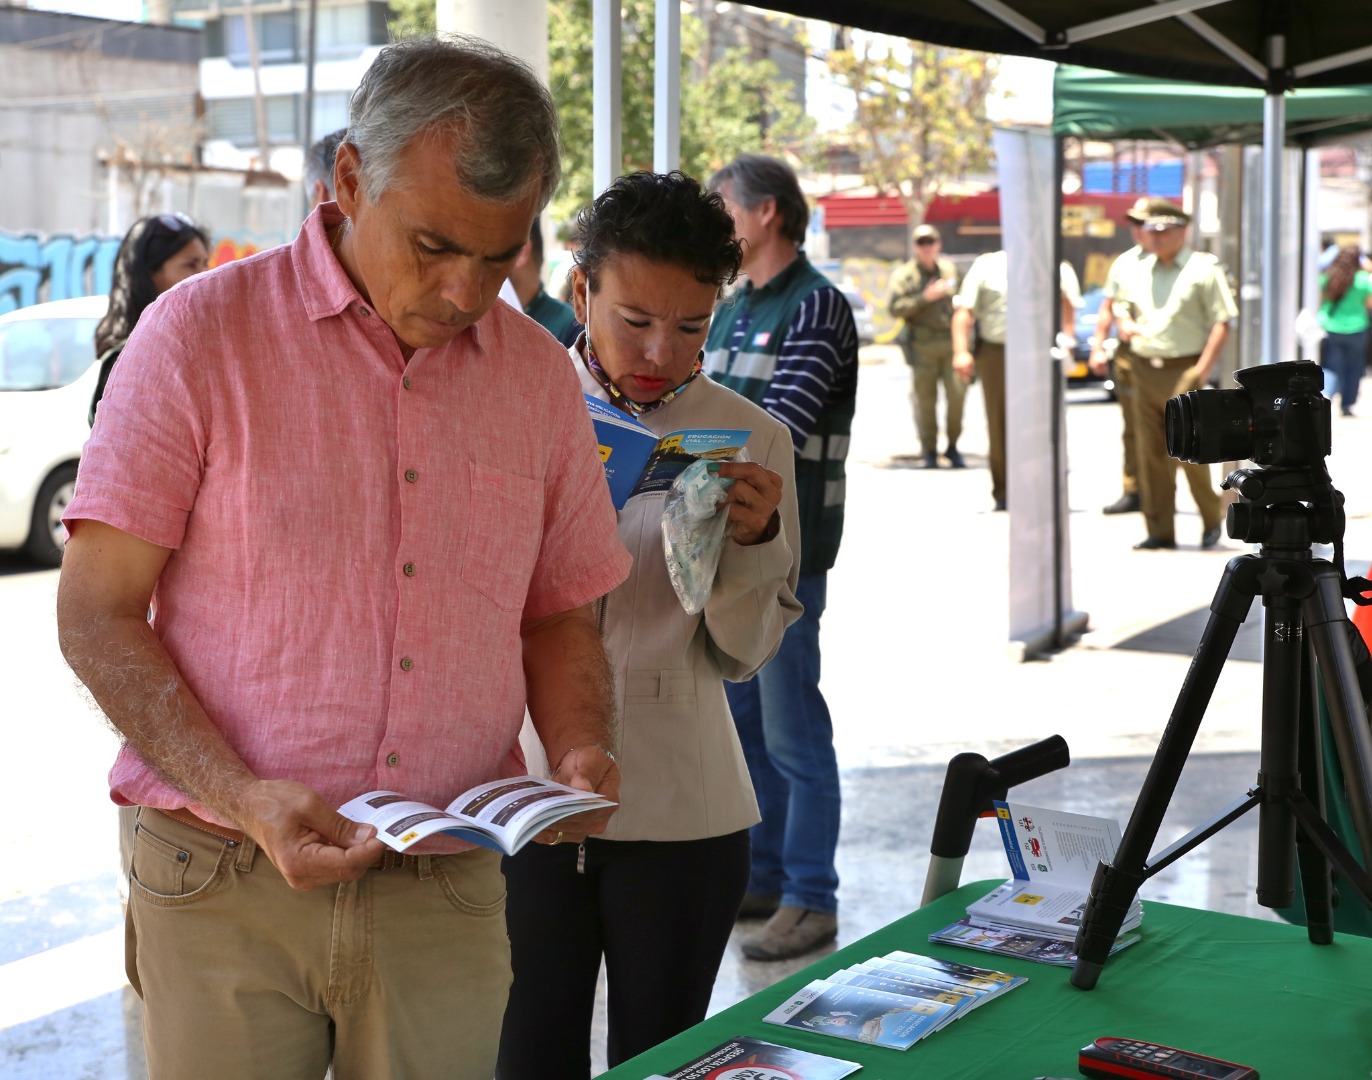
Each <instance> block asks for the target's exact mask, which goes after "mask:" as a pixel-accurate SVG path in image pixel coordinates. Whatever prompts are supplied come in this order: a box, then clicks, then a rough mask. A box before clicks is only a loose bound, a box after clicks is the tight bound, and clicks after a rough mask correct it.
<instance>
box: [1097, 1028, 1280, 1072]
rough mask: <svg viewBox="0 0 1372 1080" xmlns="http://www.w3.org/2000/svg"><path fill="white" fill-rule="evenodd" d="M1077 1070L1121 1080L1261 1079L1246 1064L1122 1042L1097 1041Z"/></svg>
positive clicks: (1146, 1044) (1171, 1048) (1171, 1049)
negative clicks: (1165, 1078) (1165, 1079)
mask: <svg viewBox="0 0 1372 1080" xmlns="http://www.w3.org/2000/svg"><path fill="white" fill-rule="evenodd" d="M1077 1068H1078V1069H1080V1070H1081V1072H1082V1073H1083V1074H1085V1075H1086V1076H1096V1077H1106V1078H1122V1080H1154V1078H1155V1077H1160V1076H1161V1077H1172V1078H1173V1080H1258V1072H1257V1070H1256V1069H1251V1068H1249V1067H1248V1066H1247V1065H1239V1064H1237V1063H1236V1062H1233V1061H1223V1060H1221V1059H1220V1058H1213V1057H1207V1056H1206V1055H1204V1054H1197V1053H1193V1052H1192V1051H1189V1050H1178V1049H1177V1048H1176V1047H1175V1046H1161V1045H1159V1044H1158V1043H1150V1042H1141V1041H1140V1040H1138V1039H1121V1038H1116V1037H1111V1036H1106V1037H1104V1038H1100V1039H1097V1040H1096V1041H1095V1042H1092V1043H1088V1044H1087V1045H1086V1046H1083V1047H1082V1048H1081V1053H1080V1054H1078V1055H1077Z"/></svg>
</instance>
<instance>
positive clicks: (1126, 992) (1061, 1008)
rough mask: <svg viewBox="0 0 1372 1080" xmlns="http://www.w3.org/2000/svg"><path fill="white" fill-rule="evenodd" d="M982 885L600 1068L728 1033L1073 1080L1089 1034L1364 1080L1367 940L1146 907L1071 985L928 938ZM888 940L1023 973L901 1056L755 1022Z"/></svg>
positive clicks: (1279, 1077)
mask: <svg viewBox="0 0 1372 1080" xmlns="http://www.w3.org/2000/svg"><path fill="white" fill-rule="evenodd" d="M995 884H997V882H995V881H983V882H976V883H973V884H970V885H964V886H963V887H962V888H960V889H958V890H957V891H956V892H953V893H950V894H949V895H947V896H944V897H942V898H940V899H939V900H936V901H935V902H934V903H932V904H929V905H928V906H926V907H923V908H920V909H919V910H918V911H915V912H913V913H912V914H910V915H907V916H906V917H905V918H903V919H899V920H897V921H896V922H894V923H892V924H891V925H889V926H887V927H884V928H883V929H881V930H878V931H877V932H876V933H873V934H870V935H869V936H867V937H865V938H863V939H861V940H860V941H856V942H854V943H853V944H852V945H849V946H846V947H845V948H842V949H840V950H838V951H837V952H835V953H832V954H831V955H829V956H826V957H824V959H822V960H820V961H817V962H816V963H814V964H812V965H811V966H810V967H808V968H806V969H805V970H804V971H801V972H798V973H797V974H795V975H793V976H791V977H790V978H787V979H784V980H782V981H781V982H779V983H777V984H776V985H775V986H773V987H770V988H769V989H767V990H763V991H761V992H759V993H757V994H754V995H753V996H752V997H750V998H747V999H745V1000H744V1001H741V1002H739V1003H738V1004H737V1005H734V1006H733V1007H731V1008H729V1009H726V1010H724V1011H723V1012H721V1013H718V1014H716V1015H715V1016H712V1017H709V1018H708V1019H707V1020H705V1021H704V1022H703V1023H701V1024H698V1025H697V1026H696V1027H694V1028H691V1029H690V1030H689V1031H686V1032H683V1033H682V1034H681V1035H678V1036H677V1037H676V1038H674V1039H670V1040H668V1041H667V1042H665V1043H663V1044H662V1045H661V1046H658V1047H655V1048H654V1049H652V1050H650V1051H648V1052H647V1053H646V1054H641V1055H639V1056H638V1057H636V1058H634V1059H633V1060H632V1061H629V1062H625V1063H624V1064H623V1065H620V1066H619V1067H618V1068H615V1069H611V1070H610V1071H609V1072H607V1073H605V1074H604V1076H605V1078H606V1080H610V1078H613V1080H642V1078H643V1077H645V1076H649V1075H651V1074H653V1073H664V1074H665V1073H669V1072H671V1071H672V1070H673V1069H675V1068H677V1067H678V1066H680V1065H683V1064H685V1063H686V1062H688V1061H690V1060H691V1059H692V1058H694V1057H698V1056H699V1055H701V1054H702V1053H704V1052H705V1051H706V1050H709V1049H710V1048H711V1047H714V1046H716V1045H718V1044H719V1043H722V1042H724V1041H725V1040H727V1039H729V1038H730V1037H732V1036H734V1035H752V1036H754V1037H756V1038H759V1039H767V1040H769V1041H771V1042H779V1043H783V1044H785V1045H787V1046H795V1047H798V1048H800V1049H802V1050H810V1051H813V1052H815V1053H820V1054H829V1055H831V1056H833V1057H841V1058H847V1059H849V1060H851V1061H858V1062H861V1063H862V1064H863V1065H864V1068H863V1070H862V1071H861V1072H859V1073H857V1074H856V1076H857V1077H858V1078H859V1080H901V1078H905V1077H910V1078H916V1077H917V1078H919V1080H1032V1078H1033V1077H1036V1076H1061V1077H1076V1076H1078V1075H1079V1074H1078V1072H1077V1050H1078V1048H1080V1047H1081V1046H1083V1045H1085V1044H1086V1043H1088V1042H1090V1041H1091V1040H1092V1039H1094V1038H1096V1037H1098V1036H1101V1035H1120V1036H1126V1037H1130V1038H1135V1039H1143V1040H1147V1041H1150V1042H1159V1043H1167V1044H1169V1045H1172V1046H1180V1047H1182V1048H1184V1049H1187V1050H1195V1051H1198V1052H1200V1053H1204V1054H1209V1055H1211V1056H1213V1057H1220V1058H1227V1059H1229V1060H1231V1061H1238V1062H1242V1063H1243V1064H1245V1065H1251V1066H1252V1067H1253V1068H1255V1069H1257V1070H1258V1072H1259V1073H1260V1074H1261V1076H1262V1080H1367V1078H1368V1076H1369V1075H1372V940H1370V939H1368V938H1362V937H1352V936H1349V935H1345V934H1336V935H1335V939H1334V943H1333V944H1332V945H1326V946H1319V945H1312V944H1311V943H1310V941H1309V939H1308V938H1307V937H1306V933H1305V928H1304V927H1299V926H1288V925H1286V924H1283V923H1276V922H1263V921H1261V920H1258V919H1247V918H1242V917H1240V916H1235V915H1221V914H1217V913H1215V912H1210V911H1197V910H1194V909H1192V908H1184V907H1175V906H1173V905H1170V904H1162V903H1157V902H1154V901H1146V902H1145V904H1144V920H1143V935H1144V936H1143V940H1142V941H1140V942H1139V943H1138V944H1137V945H1134V946H1132V947H1131V948H1128V949H1126V950H1125V951H1124V952H1122V953H1120V954H1119V955H1117V956H1115V957H1113V958H1112V959H1111V960H1110V961H1109V962H1107V963H1106V965H1105V970H1104V973H1103V974H1102V975H1101V978H1100V982H1099V983H1098V984H1097V986H1096V988H1095V989H1094V990H1090V991H1083V990H1078V989H1077V988H1076V987H1074V986H1072V985H1071V983H1070V982H1069V975H1070V969H1066V968H1055V967H1049V966H1047V965H1044V964H1035V963H1031V962H1027V961H1020V960H1014V959H1011V958H1010V957H1005V956H993V955H991V954H988V953H977V952H973V951H972V950H970V949H958V948H954V947H952V946H946V945H931V944H930V943H929V941H928V940H927V939H928V935H929V933H930V932H932V931H934V930H937V929H939V928H941V927H943V926H946V925H947V924H948V923H950V922H953V921H955V920H956V919H957V918H958V917H960V915H961V914H962V913H963V911H964V909H965V908H966V906H967V904H968V903H969V902H970V901H972V900H974V899H975V898H976V897H978V896H981V895H983V894H985V893H987V892H989V891H990V889H991V888H992V887H993V886H994V885H995ZM892 949H906V950H908V951H910V952H919V953H924V954H926V955H929V956H940V957H944V958H946V959H949V960H956V961H959V962H962V963H968V964H979V965H981V966H983V967H992V968H998V969H1000V970H1002V971H1009V972H1014V973H1015V974H1019V975H1027V976H1028V977H1029V982H1028V983H1027V984H1025V985H1023V986H1021V987H1019V988H1018V989H1016V990H1012V991H1011V992H1010V993H1009V994H1007V995H1006V996H1005V997H1004V998H1003V999H1001V1000H999V1001H991V1002H988V1003H987V1004H985V1005H984V1006H982V1007H981V1008H979V1009H977V1010H975V1011H974V1012H972V1013H970V1014H968V1015H967V1016H965V1017H963V1018H962V1019H960V1020H957V1021H954V1023H952V1024H951V1025H949V1026H948V1027H946V1028H944V1029H943V1030H942V1031H938V1032H935V1033H934V1034H933V1035H931V1036H929V1037H928V1038H926V1039H925V1040H923V1041H921V1042H918V1043H916V1044H915V1045H914V1046H912V1047H911V1048H910V1049H909V1050H905V1051H900V1050H888V1049H885V1048H883V1047H875V1046H866V1045H863V1044H861V1043H856V1042H849V1041H848V1040H846V1039H835V1038H831V1037H828V1036H824V1035H819V1034H812V1033H810V1032H801V1031H795V1030H792V1029H788V1028H782V1027H778V1026H776V1025H774V1024H766V1023H763V1021H762V1017H763V1016H764V1015H765V1014H766V1013H768V1012H770V1011H771V1010H772V1009H774V1008H775V1007H776V1006H777V1005H779V1004H781V1002H782V1001H784V1000H785V999H786V997H787V996H788V995H790V994H791V993H792V992H794V991H795V990H797V989H798V988H800V987H802V986H804V985H805V983H807V982H809V981H811V980H813V979H818V978H823V977H824V976H825V975H827V974H829V973H831V972H833V971H837V970H838V969H839V968H842V967H846V966H848V965H849V964H855V963H858V962H859V961H862V960H866V959H868V958H869V957H873V956H880V955H882V954H883V953H886V952H889V951H890V950H892Z"/></svg>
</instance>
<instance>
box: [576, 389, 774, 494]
mask: <svg viewBox="0 0 1372 1080" xmlns="http://www.w3.org/2000/svg"><path fill="white" fill-rule="evenodd" d="M583 396H584V397H585V398H586V408H587V410H588V411H589V412H590V414H591V422H592V424H593V425H594V426H595V433H596V442H597V444H598V446H599V450H600V462H601V464H602V465H603V466H604V468H605V480H606V482H607V483H608V484H609V485H610V500H611V501H612V502H613V503H614V506H615V509H616V510H622V509H623V508H624V504H625V503H626V502H628V501H629V500H630V499H631V498H633V497H634V496H635V495H643V494H646V493H648V492H654V491H666V490H667V489H668V488H670V487H671V486H672V482H673V481H674V480H675V479H676V478H677V477H678V476H680V475H681V473H682V472H683V471H684V470H685V469H686V466H687V465H689V464H691V462H693V461H696V460H698V459H700V458H705V459H706V460H707V461H730V460H732V459H733V458H734V457H735V456H737V454H738V452H739V451H740V450H742V449H743V446H744V444H745V443H747V441H748V436H749V435H751V434H752V432H751V431H739V430H737V429H734V428H691V429H687V430H683V431H673V432H670V433H668V434H666V435H663V436H661V437H660V438H659V437H658V436H657V435H655V434H653V433H652V432H651V431H649V430H648V428H646V427H645V426H644V425H643V424H640V423H639V422H638V421H637V420H635V419H634V418H633V417H632V416H629V415H628V414H627V413H624V412H621V411H620V410H619V409H616V408H615V407H614V406H613V405H609V404H606V403H605V402H603V401H601V400H600V399H599V398H597V397H592V396H591V395H590V394H585V395H583Z"/></svg>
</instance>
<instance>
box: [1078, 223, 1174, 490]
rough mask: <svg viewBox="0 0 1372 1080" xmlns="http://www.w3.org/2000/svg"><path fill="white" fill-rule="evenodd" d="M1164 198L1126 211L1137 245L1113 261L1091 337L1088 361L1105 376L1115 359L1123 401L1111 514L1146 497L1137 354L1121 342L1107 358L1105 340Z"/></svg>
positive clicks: (1143, 256) (1117, 393) (1118, 393)
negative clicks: (1117, 490)
mask: <svg viewBox="0 0 1372 1080" xmlns="http://www.w3.org/2000/svg"><path fill="white" fill-rule="evenodd" d="M1161 201H1163V200H1160V199H1150V198H1148V197H1147V196H1144V197H1143V198H1141V199H1139V200H1138V201H1137V202H1135V203H1134V205H1133V206H1131V207H1130V208H1129V209H1128V210H1126V211H1125V212H1124V218H1125V221H1126V222H1128V224H1129V232H1130V234H1131V235H1132V236H1133V238H1134V246H1133V247H1131V248H1130V249H1129V250H1128V251H1126V252H1124V253H1123V254H1122V255H1120V256H1119V257H1118V258H1117V259H1115V261H1114V262H1113V263H1111V264H1110V271H1109V273H1107V274H1106V275H1105V288H1104V290H1103V291H1104V293H1105V298H1104V299H1103V300H1102V301H1101V305H1100V315H1099V316H1098V317H1097V319H1096V333H1095V336H1094V337H1093V338H1091V358H1090V360H1089V361H1087V362H1088V363H1089V364H1090V365H1091V371H1092V372H1093V373H1094V374H1096V375H1104V374H1105V373H1106V370H1107V368H1109V367H1110V366H1111V363H1112V360H1113V366H1114V373H1113V379H1114V383H1115V400H1116V401H1118V402H1119V406H1120V418H1121V420H1122V425H1121V432H1120V442H1121V443H1122V444H1123V448H1124V465H1123V470H1122V476H1121V488H1122V491H1123V493H1122V494H1121V495H1120V497H1119V498H1118V499H1116V500H1115V501H1114V502H1112V503H1111V504H1110V505H1109V506H1107V507H1105V511H1104V512H1105V513H1107V514H1131V513H1134V512H1135V511H1137V510H1140V509H1142V507H1143V500H1142V499H1141V498H1140V497H1139V466H1138V453H1137V444H1138V439H1137V437H1136V436H1135V433H1134V354H1133V353H1132V352H1131V351H1130V350H1129V345H1128V344H1127V343H1126V342H1123V341H1120V342H1118V343H1117V344H1116V346H1115V354H1114V356H1113V358H1107V357H1106V355H1105V342H1106V339H1107V338H1109V336H1110V329H1111V327H1112V326H1114V324H1115V312H1114V306H1113V304H1112V301H1113V300H1114V299H1115V298H1116V297H1117V296H1119V295H1120V294H1121V293H1122V292H1123V291H1124V289H1125V286H1126V284H1127V280H1128V278H1129V277H1130V275H1132V274H1133V273H1134V272H1135V271H1137V270H1138V268H1139V266H1140V265H1142V263H1143V260H1144V259H1146V258H1148V252H1147V251H1145V250H1144V247H1143V223H1144V222H1145V221H1146V220H1147V219H1148V212H1149V210H1150V208H1151V207H1152V205H1153V203H1155V202H1161Z"/></svg>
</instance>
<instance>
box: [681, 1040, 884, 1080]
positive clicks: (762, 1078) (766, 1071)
mask: <svg viewBox="0 0 1372 1080" xmlns="http://www.w3.org/2000/svg"><path fill="white" fill-rule="evenodd" d="M860 1068H862V1066H861V1065H859V1064H858V1063H857V1062H855V1061H844V1060H843V1059H842V1058H831V1057H825V1056H824V1055H823V1054H811V1053H807V1052H806V1051H804V1050H794V1049H792V1048H791V1047H789V1046H780V1045H778V1044H777V1043H770V1042H763V1041H762V1040H761V1039H753V1038H749V1037H748V1036H746V1035H739V1036H738V1037H736V1038H733V1039H730V1040H729V1041H728V1042H726V1043H724V1044H722V1045H720V1046H716V1047H715V1048H714V1049H713V1050H711V1051H710V1052H709V1053H707V1054H704V1055H702V1056H700V1057H698V1058H696V1059H695V1060H694V1061H688V1062H687V1063H686V1064H685V1065H682V1066H680V1067H679V1068H676V1069H673V1070H672V1071H671V1072H669V1073H667V1075H666V1080H841V1078H842V1077H845V1076H851V1075H852V1074H853V1073H855V1072H857V1071H858V1070H859V1069H860Z"/></svg>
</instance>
